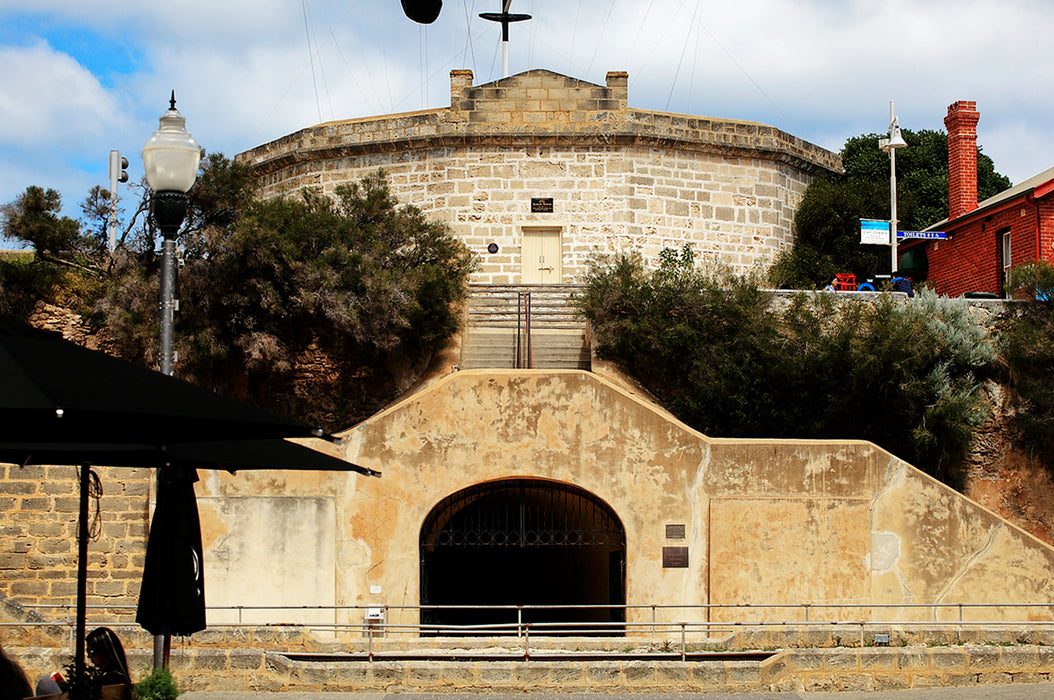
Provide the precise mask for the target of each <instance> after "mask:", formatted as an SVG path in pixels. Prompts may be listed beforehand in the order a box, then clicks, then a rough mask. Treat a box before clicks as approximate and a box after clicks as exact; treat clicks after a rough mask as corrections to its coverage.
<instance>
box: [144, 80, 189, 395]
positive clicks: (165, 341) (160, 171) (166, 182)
mask: <svg viewBox="0 0 1054 700" xmlns="http://www.w3.org/2000/svg"><path fill="white" fill-rule="evenodd" d="M200 161H201V147H200V146H199V145H198V143H197V141H195V140H194V137H193V136H191V135H190V133H188V132H187V120H186V119H184V118H183V115H182V114H180V113H179V110H177V109H176V93H175V91H174V90H173V91H172V98H171V100H170V102H169V108H168V111H167V112H165V113H164V114H163V115H161V119H160V125H159V127H158V129H157V131H155V132H154V134H153V135H152V136H151V137H150V138H149V139H147V141H146V144H145V145H144V146H143V168H144V169H145V170H146V181H147V183H148V184H149V185H150V189H152V190H153V191H154V197H153V203H152V206H151V210H152V212H153V215H154V222H155V223H156V224H157V227H158V228H159V229H161V236H162V238H163V241H162V243H161V329H160V357H159V361H158V366H159V367H160V369H161V372H162V373H163V374H168V375H171V374H172V370H173V366H174V364H175V352H174V350H173V327H174V324H175V311H176V307H177V305H178V302H177V301H176V298H175V293H176V234H177V233H178V232H179V227H180V226H181V225H182V224H183V218H184V217H185V216H186V214H187V190H189V189H190V188H191V186H192V185H193V184H194V180H195V179H196V178H197V176H198V163H199V162H200Z"/></svg>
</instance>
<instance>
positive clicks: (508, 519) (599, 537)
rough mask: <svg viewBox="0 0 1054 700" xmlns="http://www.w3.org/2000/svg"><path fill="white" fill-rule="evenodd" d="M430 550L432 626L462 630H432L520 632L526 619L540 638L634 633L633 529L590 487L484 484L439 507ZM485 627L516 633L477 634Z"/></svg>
mask: <svg viewBox="0 0 1054 700" xmlns="http://www.w3.org/2000/svg"><path fill="white" fill-rule="evenodd" d="M420 551H421V605H422V612H421V622H422V624H424V625H439V626H454V627H457V628H459V629H447V630H432V633H435V634H439V633H445V634H450V633H455V634H473V633H478V634H487V635H492V634H516V632H517V629H516V628H515V627H514V625H515V624H517V623H518V622H523V623H530V624H531V625H532V634H561V633H569V632H571V631H572V630H576V631H579V632H581V631H582V630H583V629H586V630H589V633H590V634H608V635H611V634H623V632H624V630H623V628H622V627H621V626H620V625H619V624H618V623H622V622H625V611H624V609H623V608H622V607H621V606H623V605H625V602H626V592H625V591H626V583H625V580H626V567H625V563H626V535H625V529H624V528H623V527H622V523H621V521H620V520H619V519H618V517H617V516H616V515H615V512H614V511H613V510H612V509H611V507H610V506H608V505H607V504H606V503H604V502H603V501H601V500H600V499H599V498H597V497H596V496H594V495H593V494H591V493H589V492H588V491H585V490H583V489H580V488H577V487H575V486H571V485H569V484H563V483H557V482H550V481H544V480H538V479H509V480H503V481H496V482H489V483H485V484H477V485H475V486H472V487H470V488H467V489H464V490H462V491H459V492H457V493H455V494H453V495H451V496H448V497H447V498H445V499H443V500H442V501H440V502H439V503H438V504H437V505H436V506H435V508H433V509H432V511H431V512H430V513H429V514H428V516H427V517H426V518H425V522H424V525H423V526H422V528H421V539H420ZM428 606H466V607H461V608H455V609H450V608H429V607H428ZM498 606H503V607H498ZM507 606H529V607H527V608H524V609H522V610H516V609H513V608H508V607H507ZM555 606H575V607H555ZM479 625H509V627H507V628H505V629H502V630H495V629H488V630H473V629H472V627H473V626H479Z"/></svg>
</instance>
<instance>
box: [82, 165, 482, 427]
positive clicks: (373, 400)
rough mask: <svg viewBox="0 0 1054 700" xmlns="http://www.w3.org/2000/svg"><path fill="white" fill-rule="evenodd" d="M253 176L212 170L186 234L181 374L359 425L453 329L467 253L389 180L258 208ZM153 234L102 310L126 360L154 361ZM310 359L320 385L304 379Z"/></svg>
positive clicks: (231, 168)
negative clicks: (403, 372)
mask: <svg viewBox="0 0 1054 700" xmlns="http://www.w3.org/2000/svg"><path fill="white" fill-rule="evenodd" d="M251 184H252V183H251V179H250V178H249V175H248V173H247V171H246V170H245V169H244V168H242V167H241V166H239V165H237V164H234V163H232V162H231V161H229V160H228V159H226V158H224V157H223V156H222V155H215V156H211V157H210V158H209V159H208V160H207V161H206V162H205V163H204V164H203V169H202V173H201V177H199V179H198V181H197V183H196V184H195V186H194V187H193V188H192V189H191V191H190V192H189V193H188V194H189V196H190V200H191V202H190V211H191V213H190V215H189V216H188V220H187V222H186V224H185V227H184V229H183V232H182V235H181V239H180V240H181V245H182V254H183V260H184V266H183V267H182V269H181V270H180V273H179V288H178V296H179V298H180V312H179V314H178V316H177V319H176V347H177V351H178V353H179V362H178V365H177V373H178V374H180V375H181V376H183V377H185V378H188V379H191V380H193V381H195V382H197V383H200V384H202V385H205V386H210V387H213V388H215V389H218V390H221V391H224V392H225V393H229V394H232V395H237V396H240V397H242V398H246V399H248V400H251V401H253V402H255V403H259V404H261V405H267V406H269V407H271V408H274V409H276V410H279V411H280V412H283V413H286V414H289V415H296V416H298V417H301V418H303V419H305V420H308V419H310V420H312V421H315V422H318V423H320V424H323V425H326V426H327V427H329V428H334V429H335V428H337V427H343V426H344V425H347V423H348V422H349V421H351V420H354V419H357V418H364V417H366V416H367V415H369V413H371V412H372V411H373V410H375V409H376V408H378V407H379V405H381V404H383V403H384V402H385V401H386V400H387V397H388V396H390V395H391V394H392V393H393V392H394V391H396V390H397V389H398V386H397V379H398V375H399V365H414V364H415V363H418V364H419V363H421V362H424V361H426V360H427V359H428V357H430V355H431V353H432V352H433V350H434V349H435V348H436V347H437V346H438V345H439V344H440V343H442V342H443V341H444V340H445V339H446V338H448V337H449V336H450V335H452V334H453V333H454V332H455V331H456V330H457V327H458V321H459V316H458V311H457V306H458V304H459V303H460V302H461V301H463V299H464V295H465V293H466V285H465V283H466V281H467V276H468V273H469V271H470V270H471V265H472V259H471V256H470V254H469V252H468V250H467V249H466V248H465V247H464V245H463V244H461V243H460V242H459V241H456V240H455V239H453V238H452V237H451V236H450V235H449V232H448V231H447V229H446V227H445V226H444V225H442V224H438V223H435V222H431V221H429V220H427V219H426V218H425V216H424V215H423V214H422V212H421V211H420V210H419V209H416V208H415V207H410V206H399V205H398V202H397V201H396V200H395V198H394V197H393V196H392V194H391V192H390V190H389V188H388V185H387V182H386V179H385V177H384V175H383V173H378V174H376V175H373V176H370V177H368V178H365V179H364V180H363V181H361V182H359V183H355V184H352V185H345V186H340V187H337V188H336V190H335V192H334V194H333V196H327V195H324V194H321V193H319V192H317V191H315V190H310V189H309V190H304V191H302V192H300V193H299V194H296V195H294V196H289V197H284V198H278V199H272V200H265V201H264V200H257V199H255V198H254V197H252V194H251ZM151 236H152V232H150V231H145V232H143V233H142V234H141V235H140V236H139V239H138V240H140V241H142V243H141V244H139V245H138V247H137V248H136V252H135V256H134V259H133V258H131V257H130V258H129V260H130V261H131V262H134V264H128V265H126V266H124V267H123V268H122V270H121V273H120V274H119V275H118V276H116V277H115V279H114V283H113V284H112V285H111V286H110V287H109V288H108V291H107V293H106V294H105V295H103V296H102V297H101V298H100V299H99V301H98V303H97V304H96V306H95V311H96V318H97V319H98V321H99V322H100V323H101V324H104V325H105V326H106V327H107V329H108V332H109V333H110V334H111V336H112V337H114V338H115V339H116V341H117V345H118V348H119V350H120V352H121V354H122V355H123V356H125V357H129V358H134V359H136V360H138V361H139V362H142V363H144V364H152V363H153V361H154V358H156V353H157V340H156V337H157V310H156V299H157V294H158V292H157V268H158V260H157V257H156V253H155V250H156V246H155V245H151V244H150V241H151ZM309 358H314V359H315V361H317V362H321V363H323V364H322V365H320V366H319V367H318V371H319V373H320V374H319V375H318V376H317V377H316V379H317V381H316V382H315V383H314V384H311V381H309V380H305V378H304V377H302V376H300V375H298V374H297V367H298V366H300V365H302V364H303V363H304V362H305V361H307V360H308V359H309Z"/></svg>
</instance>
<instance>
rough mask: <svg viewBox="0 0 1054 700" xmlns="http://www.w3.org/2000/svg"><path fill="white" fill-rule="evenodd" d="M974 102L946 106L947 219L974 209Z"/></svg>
mask: <svg viewBox="0 0 1054 700" xmlns="http://www.w3.org/2000/svg"><path fill="white" fill-rule="evenodd" d="M976 107H977V103H976V102H968V101H966V100H959V101H958V102H954V103H952V104H951V105H949V106H948V116H946V117H945V118H944V128H946V129H947V130H948V218H949V219H957V218H959V217H960V216H962V215H963V214H967V213H969V212H971V211H973V210H974V209H976V208H977V122H978V121H979V120H980V119H981V113H980V112H978V111H977V109H976Z"/></svg>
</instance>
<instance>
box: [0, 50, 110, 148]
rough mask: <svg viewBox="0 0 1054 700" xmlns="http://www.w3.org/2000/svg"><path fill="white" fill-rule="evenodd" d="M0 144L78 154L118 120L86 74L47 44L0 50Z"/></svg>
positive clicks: (107, 98)
mask: <svg viewBox="0 0 1054 700" xmlns="http://www.w3.org/2000/svg"><path fill="white" fill-rule="evenodd" d="M0 66H3V67H4V68H3V70H2V71H0V123H2V124H3V125H4V128H3V129H2V130H0V145H3V146H6V147H16V148H20V149H24V150H27V151H30V150H36V149H41V148H43V149H46V150H52V149H59V150H63V151H68V152H72V151H76V150H77V149H78V148H79V144H80V143H83V142H84V141H87V140H91V139H97V138H99V137H100V136H101V135H102V134H104V133H105V132H106V131H107V128H108V125H112V124H115V123H118V122H120V121H121V118H120V115H119V110H118V107H117V104H116V101H115V100H114V99H113V97H112V96H111V95H110V94H109V93H107V91H106V90H105V89H104V88H103V87H102V86H101V85H100V83H99V81H98V80H97V79H96V78H95V76H93V75H92V74H91V73H90V72H88V70H86V69H85V68H84V67H83V66H81V65H80V64H79V63H77V62H76V61H75V60H73V59H72V58H70V57H69V56H68V55H66V54H64V53H62V52H61V51H56V50H55V49H53V48H52V47H50V46H48V45H47V44H46V43H45V42H36V43H34V44H32V45H31V46H28V47H0Z"/></svg>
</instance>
